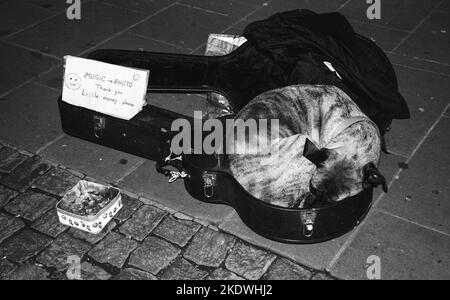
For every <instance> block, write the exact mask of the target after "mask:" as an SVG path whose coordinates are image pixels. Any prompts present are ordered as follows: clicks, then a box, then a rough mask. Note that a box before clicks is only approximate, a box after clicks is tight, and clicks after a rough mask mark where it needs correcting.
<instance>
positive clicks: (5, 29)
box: [0, 1, 50, 37]
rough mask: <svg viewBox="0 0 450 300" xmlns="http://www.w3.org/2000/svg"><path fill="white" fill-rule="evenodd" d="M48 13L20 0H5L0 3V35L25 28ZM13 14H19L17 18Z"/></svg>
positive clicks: (48, 13)
mask: <svg viewBox="0 0 450 300" xmlns="http://www.w3.org/2000/svg"><path fill="white" fill-rule="evenodd" d="M49 15H50V12H48V11H45V10H43V9H39V8H37V7H33V6H30V5H26V4H24V3H21V2H20V1H6V2H1V3H0V28H1V30H0V37H4V36H6V35H8V34H11V33H13V32H16V31H18V30H19V29H22V28H25V27H26V26H29V25H31V24H33V23H36V22H38V21H40V20H42V19H44V18H46V17H48V16H49ZM15 16H21V17H20V18H17V17H15Z"/></svg>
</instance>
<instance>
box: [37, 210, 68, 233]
mask: <svg viewBox="0 0 450 300" xmlns="http://www.w3.org/2000/svg"><path fill="white" fill-rule="evenodd" d="M31 228H33V229H35V230H37V231H39V232H42V233H44V234H46V235H49V236H51V237H54V238H56V237H57V236H58V235H60V234H61V233H63V232H64V231H66V230H67V229H68V228H69V227H67V226H65V225H63V224H61V223H60V222H59V218H58V214H57V212H56V209H52V210H50V211H49V212H47V213H46V214H45V215H43V216H42V217H41V218H40V219H38V220H37V221H36V222H34V223H33V224H32V225H31Z"/></svg>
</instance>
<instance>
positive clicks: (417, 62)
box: [389, 52, 450, 76]
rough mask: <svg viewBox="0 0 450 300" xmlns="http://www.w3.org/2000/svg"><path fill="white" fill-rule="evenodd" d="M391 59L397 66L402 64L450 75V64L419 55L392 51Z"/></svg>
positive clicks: (414, 68) (407, 66)
mask: <svg viewBox="0 0 450 300" xmlns="http://www.w3.org/2000/svg"><path fill="white" fill-rule="evenodd" d="M389 59H390V61H391V62H392V64H393V65H395V66H402V67H406V68H410V69H412V70H416V71H417V70H422V71H428V72H433V73H437V74H441V75H444V76H445V75H447V76H448V75H450V65H446V64H442V63H439V62H433V61H430V60H426V59H422V58H419V57H411V56H407V55H405V54H398V53H393V52H391V53H390V54H389Z"/></svg>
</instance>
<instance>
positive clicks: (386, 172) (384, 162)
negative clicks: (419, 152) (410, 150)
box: [373, 145, 406, 201]
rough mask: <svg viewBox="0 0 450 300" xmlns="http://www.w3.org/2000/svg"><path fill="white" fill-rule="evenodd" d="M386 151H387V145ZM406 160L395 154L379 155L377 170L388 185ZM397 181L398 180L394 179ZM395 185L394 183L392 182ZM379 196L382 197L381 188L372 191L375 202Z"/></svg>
mask: <svg viewBox="0 0 450 300" xmlns="http://www.w3.org/2000/svg"><path fill="white" fill-rule="evenodd" d="M387 146H388V151H389V145H387ZM405 160H406V158H405V157H403V156H399V155H396V154H384V153H382V154H381V160H380V165H379V166H378V170H380V172H381V174H383V176H384V177H385V178H386V181H387V182H388V183H389V182H390V181H391V180H392V179H393V178H394V176H395V175H396V174H397V172H398V170H399V166H400V165H402V163H404V162H405ZM395 180H398V179H395ZM394 184H395V182H394ZM381 195H384V191H383V189H382V188H381V187H378V188H376V189H374V192H373V199H374V201H376V200H377V199H378V198H379V197H380V196H381ZM388 195H389V191H388Z"/></svg>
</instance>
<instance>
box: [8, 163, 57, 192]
mask: <svg viewBox="0 0 450 300" xmlns="http://www.w3.org/2000/svg"><path fill="white" fill-rule="evenodd" d="M49 169H50V165H49V164H48V163H46V162H44V161H43V160H42V159H41V158H39V157H37V156H35V157H31V158H29V159H27V160H26V161H25V162H24V163H22V164H21V165H20V166H18V167H17V168H16V169H15V170H14V171H13V172H11V173H10V174H9V175H7V176H5V177H2V178H1V179H0V182H1V183H3V184H4V185H6V186H7V187H9V188H12V189H14V190H16V191H24V190H25V189H26V188H28V187H29V186H30V185H31V184H32V183H33V181H34V180H36V178H37V177H39V176H41V175H43V174H45V172H47V171H48V170H49Z"/></svg>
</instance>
